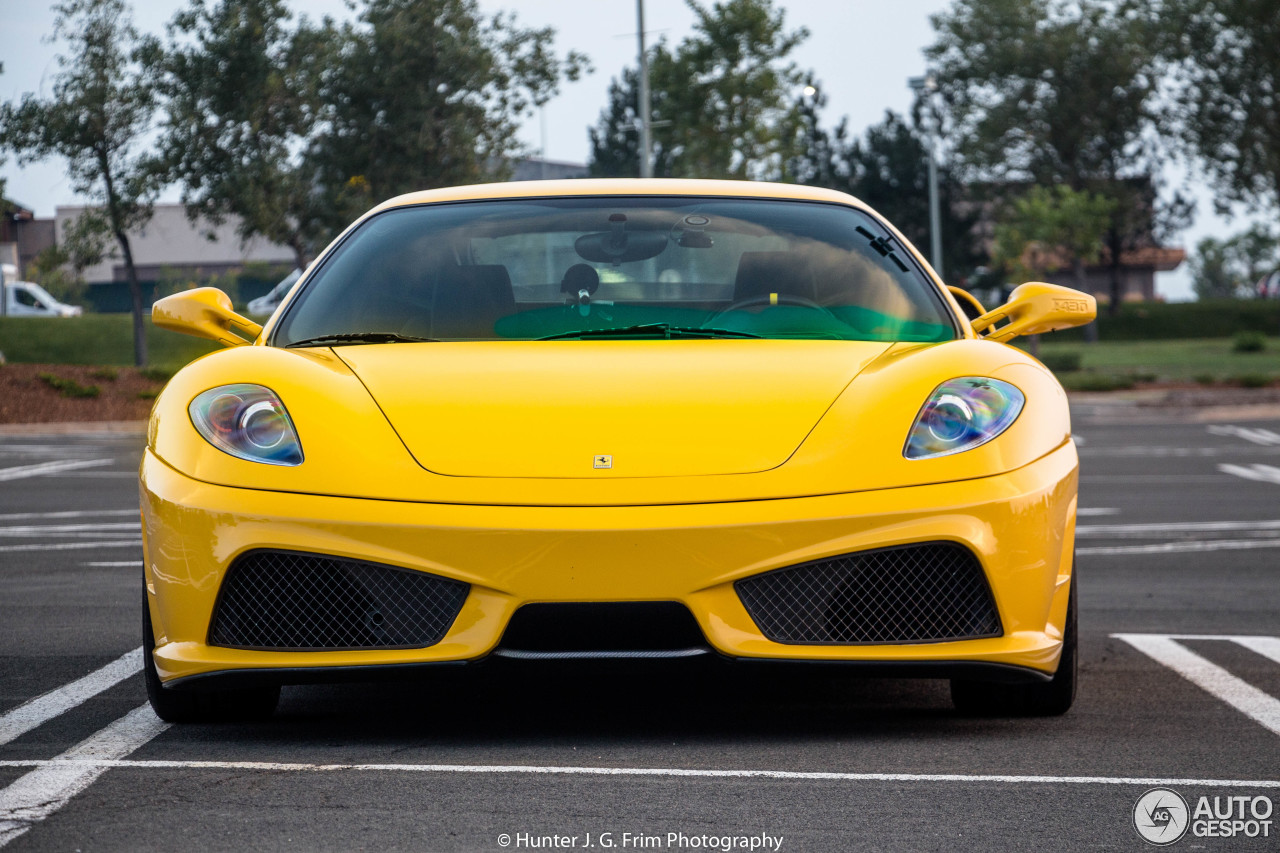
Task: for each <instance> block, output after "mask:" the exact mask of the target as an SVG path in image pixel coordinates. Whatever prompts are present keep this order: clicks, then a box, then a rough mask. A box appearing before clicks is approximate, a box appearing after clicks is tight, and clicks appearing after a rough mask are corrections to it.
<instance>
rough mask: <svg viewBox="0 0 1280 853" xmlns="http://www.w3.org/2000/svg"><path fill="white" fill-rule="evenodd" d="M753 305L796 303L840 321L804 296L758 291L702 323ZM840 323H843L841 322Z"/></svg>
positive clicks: (710, 321)
mask: <svg viewBox="0 0 1280 853" xmlns="http://www.w3.org/2000/svg"><path fill="white" fill-rule="evenodd" d="M755 305H798V306H800V307H801V308H812V309H813V310H815V311H821V312H822V313H823V314H826V315H827V316H828V317H830V318H831V319H832V320H834V321H835V322H837V323H840V320H839V319H838V318H837V317H836V315H834V314H832V313H831V312H830V311H829V310H827V309H826V308H824V307H823V306H821V305H819V304H818V303H816V302H814V301H813V300H812V299H808V298H806V297H804V296H797V295H795V294H794V293H760V294H757V295H756V296H748V297H746V298H745V299H739V300H737V301H736V302H734V303H732V304H731V305H729V306H728V307H726V308H721V309H720V310H719V311H717V312H716V313H715V314H713V315H711V319H709V320H707V322H706V323H704V324H703V325H704V326H705V325H710V324H712V323H714V322H715V321H716V320H719V319H720V318H721V317H723V316H724V315H725V314H728V313H729V312H730V311H738V310H740V309H742V308H751V307H752V306H755ZM841 325H844V324H843V323H841Z"/></svg>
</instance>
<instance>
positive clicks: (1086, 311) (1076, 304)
mask: <svg viewBox="0 0 1280 853" xmlns="http://www.w3.org/2000/svg"><path fill="white" fill-rule="evenodd" d="M1097 316H1098V302H1097V300H1096V299H1094V298H1093V297H1092V296H1090V295H1089V294H1087V293H1082V292H1080V291H1079V290H1072V289H1071V288H1069V287H1061V286H1059V285H1056V284H1046V283H1045V282H1042V281H1031V282H1027V283H1026V284H1021V285H1018V287H1017V288H1016V289H1015V290H1014V291H1013V293H1011V294H1009V301H1008V302H1006V303H1005V304H1003V305H1001V306H1000V307H999V308H996V309H994V310H992V311H988V312H987V313H985V314H983V315H982V316H981V317H979V318H977V319H976V320H974V321H973V330H974V331H975V332H977V333H978V337H980V338H982V339H983V340H988V341H999V342H1001V343H1004V342H1005V341H1010V340H1013V339H1014V338H1016V337H1018V336H1019V335H1041V334H1044V333H1045V332H1055V331H1057V330H1058V329H1069V328H1071V327H1072V326H1082V325H1084V324H1085V323H1088V322H1089V321H1091V320H1093V318H1094V317H1097ZM1001 320H1008V322H1007V323H1005V324H1004V325H1003V326H997V325H996V323H998V322H1000V321H1001Z"/></svg>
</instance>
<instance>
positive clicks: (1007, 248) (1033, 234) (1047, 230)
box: [994, 184, 1115, 290]
mask: <svg viewBox="0 0 1280 853" xmlns="http://www.w3.org/2000/svg"><path fill="white" fill-rule="evenodd" d="M1114 207H1115V201H1114V199H1109V198H1107V197H1105V196H1102V195H1095V194H1092V193H1088V192H1083V191H1078V190H1073V189H1071V188H1070V187H1068V186H1066V185H1065V184H1059V185H1058V186H1056V187H1053V188H1049V187H1042V186H1035V187H1032V188H1031V190H1030V191H1029V192H1027V193H1026V194H1025V195H1023V196H1020V197H1018V198H1016V199H1014V200H1013V202H1012V203H1011V204H1010V205H1009V206H1008V209H1007V210H1006V212H1005V213H1004V215H1003V216H1002V217H1001V221H1000V222H999V224H997V225H996V227H995V253H994V260H995V261H996V262H997V263H999V264H1002V265H1004V266H1005V267H1006V268H1008V269H1009V270H1010V271H1011V272H1012V273H1013V274H1014V276H1015V277H1016V278H1020V279H1022V280H1024V281H1026V280H1030V279H1032V278H1039V277H1041V276H1043V275H1044V274H1045V273H1052V272H1056V271H1057V270H1060V269H1062V268H1063V267H1066V266H1070V267H1071V269H1072V271H1073V273H1074V274H1075V279H1076V287H1077V288H1079V289H1081V290H1084V289H1085V284H1084V268H1085V264H1088V263H1092V262H1093V261H1096V260H1097V259H1098V256H1099V255H1100V254H1101V253H1102V249H1103V240H1104V238H1105V236H1106V233H1107V229H1108V228H1109V227H1110V223H1111V211H1112V208H1114Z"/></svg>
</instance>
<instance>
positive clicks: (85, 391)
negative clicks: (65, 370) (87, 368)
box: [40, 373, 102, 397]
mask: <svg viewBox="0 0 1280 853" xmlns="http://www.w3.org/2000/svg"><path fill="white" fill-rule="evenodd" d="M40 379H41V380H42V381H43V382H44V384H46V385H48V386H49V387H50V388H52V389H54V390H55V391H58V392H60V393H61V394H62V396H64V397H96V396H98V395H99V394H101V393H102V389H101V388H99V387H98V386H97V385H81V384H80V383H79V382H77V381H75V380H74V379H65V378H63V377H61V376H55V375H54V374H52V373H41V374H40Z"/></svg>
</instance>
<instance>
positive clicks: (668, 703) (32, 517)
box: [0, 419, 1280, 853]
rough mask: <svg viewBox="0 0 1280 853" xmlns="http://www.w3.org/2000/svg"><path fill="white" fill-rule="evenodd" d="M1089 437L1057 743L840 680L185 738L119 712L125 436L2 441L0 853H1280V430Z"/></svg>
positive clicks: (145, 716)
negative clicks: (1044, 852) (1074, 658)
mask: <svg viewBox="0 0 1280 853" xmlns="http://www.w3.org/2000/svg"><path fill="white" fill-rule="evenodd" d="M1077 432H1078V434H1079V435H1080V436H1081V437H1082V438H1083V441H1084V444H1083V447H1082V457H1083V474H1082V487H1081V506H1082V508H1083V511H1082V517H1081V519H1080V525H1081V526H1080V530H1079V533H1080V539H1079V555H1080V572H1081V586H1080V604H1081V633H1082V654H1083V674H1082V683H1081V686H1080V696H1079V700H1078V702H1077V704H1076V707H1075V708H1074V709H1073V710H1072V712H1071V713H1070V714H1068V715H1067V716H1065V717H1063V718H1059V719H1050V720H977V719H968V718H963V717H959V716H957V715H956V714H954V713H953V711H952V710H951V706H950V702H949V698H948V694H947V690H946V686H945V684H944V683H942V682H931V681H908V680H884V681H849V680H845V679H842V678H840V677H839V675H838V674H835V673H832V672H830V671H826V670H821V671H818V672H803V673H790V672H785V673H776V672H775V671H773V670H769V671H768V672H767V673H762V672H761V671H760V670H759V669H757V668H752V667H745V668H744V667H726V666H713V667H706V666H697V665H695V666H673V665H671V664H664V665H662V666H652V665H650V666H640V665H628V666H622V665H610V666H599V665H593V666H584V665H574V666H562V665H547V664H543V665H529V664H525V665H522V666H521V665H516V664H515V663H508V662H503V665H501V666H499V665H494V666H489V667H482V668H476V669H473V670H470V671H464V672H451V673H446V674H442V675H439V676H436V677H433V678H432V679H431V680H430V681H424V682H417V683H411V684H398V685H375V686H359V685H352V686H344V687H340V688H338V687H305V688H304V687H298V688H288V689H286V691H285V693H284V697H283V700H282V703H281V707H280V711H279V712H278V714H277V716H276V717H275V718H274V719H273V720H271V721H270V722H267V723H262V724H253V725H223V726H212V725H209V726H182V727H165V726H164V725H163V724H160V723H159V722H158V721H157V720H156V719H155V717H154V716H153V715H151V714H150V712H149V710H146V709H142V710H138V711H136V712H135V709H138V708H139V705H140V704H141V703H142V702H143V701H144V695H143V687H142V680H141V676H140V675H138V674H137V666H138V660H139V658H138V657H137V653H136V652H134V650H135V649H136V648H137V646H138V636H137V634H138V615H137V602H138V599H139V596H140V589H139V584H140V580H139V577H140V566H141V564H140V562H139V560H140V557H141V552H140V547H139V545H138V529H137V519H136V512H137V510H136V506H137V503H136V491H135V490H136V486H135V483H134V480H133V469H134V468H135V466H136V463H137V458H138V453H139V451H138V439H137V438H132V437H127V436H118V435H107V434H103V435H77V436H40V435H32V436H22V437H17V436H5V437H0V846H4V845H5V842H6V841H7V844H8V850H13V851H19V850H81V849H82V850H91V849H97V850H103V849H105V850H123V849H127V850H187V849H193V850H194V849H199V850H237V851H238V850H259V849H261V850H280V849H287V850H347V849H377V850H386V849H405V850H482V851H497V850H502V849H510V850H519V849H564V848H563V847H559V848H557V847H555V846H554V845H556V844H562V845H567V844H569V843H570V842H574V843H576V844H577V846H578V847H579V848H581V847H583V846H584V845H585V844H587V843H588V835H589V836H590V843H592V844H594V845H595V849H597V850H607V849H610V848H608V847H606V846H604V845H606V844H608V843H612V844H613V845H614V846H613V848H612V849H619V850H621V849H650V850H707V849H723V846H724V844H725V843H728V842H730V841H733V840H734V839H737V838H739V837H741V838H742V839H744V840H745V841H746V842H748V843H750V842H751V840H752V839H754V840H755V843H756V844H757V845H762V844H764V845H767V846H757V847H756V848H755V849H758V850H759V849H762V850H774V849H782V850H786V851H808V850H813V851H835V850H860V849H867V850H880V849H895V848H897V849H913V850H948V851H949V850H956V849H991V850H1009V849H1032V848H1037V849H1122V850H1123V849H1128V850H1134V849H1142V848H1144V846H1145V843H1144V842H1143V841H1142V840H1141V839H1140V838H1139V836H1138V835H1137V832H1136V830H1135V828H1134V826H1133V813H1134V804H1135V802H1136V801H1137V799H1138V798H1139V797H1140V796H1141V795H1142V794H1143V793H1144V792H1146V791H1147V790H1149V789H1151V788H1154V787H1159V786H1161V785H1162V786H1164V787H1167V788H1169V789H1171V790H1172V791H1174V792H1175V793H1177V794H1179V795H1180V796H1181V797H1183V798H1184V799H1185V801H1186V802H1187V803H1188V805H1189V806H1190V809H1191V810H1192V811H1193V812H1194V811H1195V810H1196V809H1197V807H1200V798H1201V797H1207V798H1208V799H1207V800H1206V801H1205V802H1204V805H1203V807H1207V808H1213V806H1214V805H1215V803H1216V805H1217V807H1218V808H1219V809H1221V810H1224V811H1225V810H1226V809H1227V808H1228V806H1231V807H1233V808H1239V807H1241V806H1242V805H1243V807H1244V809H1245V811H1246V815H1245V818H1246V821H1245V822H1244V823H1242V824H1241V825H1240V826H1241V827H1242V828H1243V830H1244V831H1248V830H1249V829H1252V830H1253V831H1255V832H1261V831H1262V825H1261V823H1255V824H1253V825H1252V826H1250V825H1249V824H1248V823H1247V820H1250V819H1254V815H1252V814H1249V813H1248V812H1249V811H1250V810H1253V811H1254V812H1258V813H1261V812H1262V811H1264V810H1265V811H1267V812H1271V811H1274V812H1275V813H1274V814H1268V815H1267V816H1266V818H1265V819H1266V820H1269V821H1271V823H1270V825H1269V826H1268V827H1267V829H1268V831H1269V837H1267V838H1265V839H1264V838H1256V839H1249V838H1247V837H1235V838H1229V839H1224V838H1220V837H1194V836H1193V834H1192V833H1188V834H1187V835H1186V836H1185V837H1184V838H1182V840H1180V841H1179V842H1177V844H1176V845H1175V848H1186V849H1203V850H1210V851H1213V850H1223V851H1225V850H1242V849H1245V850H1247V849H1272V850H1275V849H1280V841H1278V840H1277V830H1280V807H1277V806H1278V804H1280V699H1278V698H1277V697H1280V639H1277V638H1278V637H1280V588H1278V585H1277V582H1278V581H1280V423H1275V422H1271V423H1259V422H1241V423H1236V424H1227V423H1224V424H1162V425H1154V426H1153V425H1145V426H1144V425H1105V424H1091V423H1089V422H1088V420H1087V419H1086V420H1083V421H1078V422H1077ZM38 697H43V698H38ZM32 700H35V701H32ZM54 758H60V759H61V760H60V762H59V763H50V759H54ZM112 762H114V763H112ZM352 765H358V766H356V767H353V766H352ZM369 765H377V766H373V767H371V766H369ZM548 768H560V769H559V770H557V771H556V772H550V771H549V770H548ZM639 770H643V771H645V772H643V773H640V772H637V771H639ZM1161 780H1164V781H1161ZM1232 796H1235V797H1243V798H1245V799H1243V800H1235V801H1228V800H1226V799H1225V798H1227V797H1232ZM1215 798H1217V799H1216V800H1215ZM1201 817H1203V815H1201ZM1261 819H1262V818H1259V820H1261ZM1207 826H1208V825H1206V824H1201V825H1200V828H1201V829H1202V830H1204V829H1205V828H1207ZM1221 826H1222V824H1213V825H1212V827H1213V828H1215V829H1218V828H1221ZM1227 827H1228V828H1230V827H1231V825H1230V824H1229V823H1228V824H1227ZM521 833H524V834H526V835H525V836H522V835H521ZM626 833H630V835H624V834H626ZM669 834H674V835H669ZM680 834H683V837H681V835H680ZM504 837H505V838H506V839H507V840H509V843H510V846H509V847H507V848H503V847H502V846H500V843H501V841H502V840H503V839H504ZM779 837H780V838H781V841H780V842H777V841H775V840H774V839H777V838H779ZM738 843H741V842H738ZM534 844H540V846H538V847H535V846H534ZM624 844H625V845H626V846H624ZM714 845H719V846H718V847H717V846H714ZM736 849H751V848H749V847H748V848H742V847H739V848H736ZM6 853H7V850H6Z"/></svg>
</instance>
